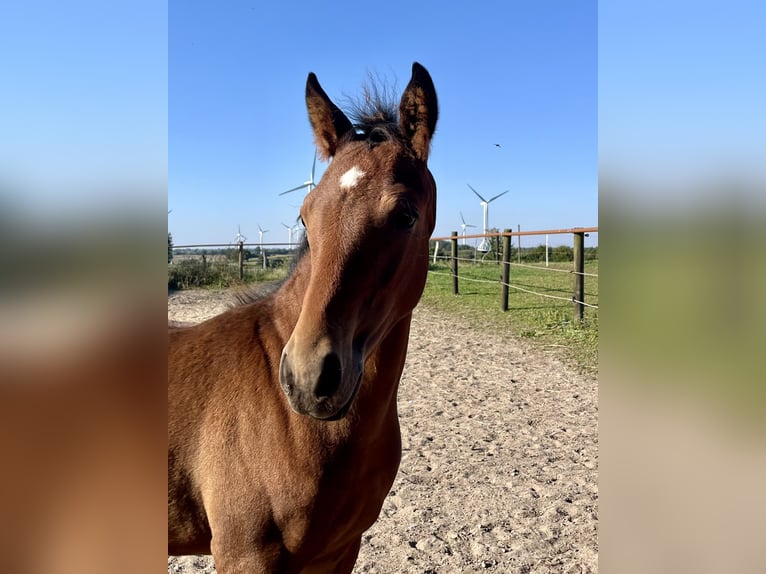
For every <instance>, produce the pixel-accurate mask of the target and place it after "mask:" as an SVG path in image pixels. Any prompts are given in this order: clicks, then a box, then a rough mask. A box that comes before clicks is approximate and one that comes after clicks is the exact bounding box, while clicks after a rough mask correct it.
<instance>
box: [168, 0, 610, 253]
mask: <svg viewBox="0 0 766 574" xmlns="http://www.w3.org/2000/svg"><path fill="white" fill-rule="evenodd" d="M168 23H169V24H168V70H169V72H168V209H170V210H172V212H171V213H170V214H169V215H168V229H169V230H170V231H171V232H172V233H173V237H174V241H175V243H176V244H178V245H181V244H188V243H219V242H228V241H233V239H234V236H235V235H236V233H237V226H238V225H239V226H241V229H242V233H243V234H244V235H246V236H247V237H248V240H249V241H254V242H257V240H258V225H261V226H262V227H263V228H264V229H269V230H270V232H269V233H267V234H266V235H265V238H264V241H267V242H268V241H286V240H287V230H286V229H285V228H284V227H282V223H286V224H292V223H294V222H295V220H296V217H297V214H298V206H299V204H300V202H301V201H302V197H303V193H302V192H295V193H292V194H289V195H286V196H281V197H280V196H279V195H278V194H279V192H281V191H284V190H286V189H289V188H291V187H294V186H296V185H299V184H300V183H302V182H304V181H305V180H306V179H308V176H309V173H310V170H311V163H312V159H313V154H314V148H313V138H312V135H311V131H310V127H309V123H308V119H307V116H306V109H305V103H304V87H305V81H306V75H307V74H308V72H310V71H313V72H315V73H316V74H317V76H318V78H319V81H320V83H321V84H322V86H323V87H324V89H325V90H326V91H327V93H328V94H329V96H330V97H331V98H332V99H333V100H334V101H335V102H336V103H337V104H339V105H340V106H341V107H343V100H344V97H345V96H348V95H356V94H358V93H359V91H360V86H361V85H362V83H363V82H364V81H365V80H366V79H367V77H368V75H369V74H373V75H376V76H379V77H382V78H385V79H386V80H387V81H388V82H389V83H395V85H396V87H397V96H398V93H399V92H400V91H401V90H402V89H403V88H404V86H405V85H406V83H407V82H408V80H409V75H410V69H411V65H412V62H413V61H419V62H420V63H422V64H423V65H424V66H425V67H426V68H427V69H428V70H429V72H430V73H431V76H432V77H433V79H434V83H435V85H436V89H437V93H438V96H439V104H440V119H439V124H438V126H437V133H436V136H435V138H434V141H433V148H432V155H431V159H430V162H429V163H430V167H431V171H432V172H433V173H434V176H435V178H436V181H437V185H438V202H437V204H438V209H437V223H436V231H435V233H436V234H438V235H448V234H449V232H450V231H452V230H459V229H460V213H461V212H462V213H463V215H464V217H465V219H466V221H467V222H468V223H471V224H474V225H476V226H478V228H479V229H480V227H481V223H482V211H481V206H480V205H479V200H478V198H476V197H475V196H474V195H473V193H472V192H471V191H470V190H469V188H468V187H467V185H466V184H468V183H470V184H471V185H472V186H473V187H474V188H476V189H477V190H478V191H479V192H480V193H481V194H482V195H484V197H487V198H489V197H491V196H494V195H496V194H498V193H501V192H503V191H505V190H510V192H509V193H508V194H506V195H504V196H503V197H501V198H499V199H498V200H497V201H495V202H493V203H492V204H491V205H490V210H489V224H490V226H493V227H499V228H505V227H513V228H514V229H515V228H516V226H517V225H518V224H520V225H521V227H522V229H526V230H532V229H551V228H569V227H574V226H594V225H597V224H598V191H597V52H596V50H597V9H596V3H595V2H524V3H521V2H500V1H498V2H494V1H492V2H476V3H473V4H472V5H471V6H470V7H469V6H468V5H467V4H465V3H442V2H439V3H437V2H410V1H405V2H400V1H399V0H396V1H391V2H386V3H385V5H384V6H382V5H381V4H379V3H369V4H368V3H358V2H354V3H351V2H334V3H332V4H331V5H322V6H319V5H316V4H312V3H307V2H280V3H276V2H275V3H264V2H255V1H250V2H238V1H235V2H217V3H216V2H206V1H205V2H203V1H194V2H183V3H181V2H171V3H170V5H169V12H168ZM495 144H500V147H497V146H496V145H495ZM324 168H325V164H322V163H320V162H318V163H317V179H318V178H319V176H321V173H322V172H323V170H324ZM560 240H561V241H562V242H564V243H567V244H569V243H570V242H571V237H569V236H561V238H560ZM526 241H529V242H530V243H531V244H538V243H540V242H542V241H544V238H534V239H528V240H527V239H525V240H524V242H526ZM596 241H597V235H594V236H593V237H592V238H591V239H590V242H591V243H594V242H596ZM552 242H556V240H555V239H553V238H552Z"/></svg>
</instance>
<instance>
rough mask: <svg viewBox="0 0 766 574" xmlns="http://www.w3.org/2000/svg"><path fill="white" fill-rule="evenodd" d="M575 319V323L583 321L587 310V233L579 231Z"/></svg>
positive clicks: (575, 235) (577, 233)
mask: <svg viewBox="0 0 766 574" xmlns="http://www.w3.org/2000/svg"><path fill="white" fill-rule="evenodd" d="M573 254H574V272H575V276H574V295H573V297H572V299H573V301H574V318H575V321H582V316H583V310H584V309H585V305H583V302H585V275H583V273H584V272H585V233H583V232H580V231H577V232H575V233H574V253H573Z"/></svg>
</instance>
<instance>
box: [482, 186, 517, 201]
mask: <svg viewBox="0 0 766 574" xmlns="http://www.w3.org/2000/svg"><path fill="white" fill-rule="evenodd" d="M509 191H511V190H510V189H506V190H505V191H504V192H503V193H498V194H497V195H496V196H495V197H493V198H492V199H490V200H489V201H488V202H487V203H489V202H491V201H495V200H496V199H497V198H498V197H500V196H501V195H505V194H506V193H508V192H509Z"/></svg>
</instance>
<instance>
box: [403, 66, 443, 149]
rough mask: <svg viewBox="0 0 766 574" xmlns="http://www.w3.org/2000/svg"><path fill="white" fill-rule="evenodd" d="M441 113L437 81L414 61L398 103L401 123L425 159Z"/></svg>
mask: <svg viewBox="0 0 766 574" xmlns="http://www.w3.org/2000/svg"><path fill="white" fill-rule="evenodd" d="M438 116H439V109H438V105H437V103H436V90H435V89H434V83H433V81H432V80H431V76H430V75H429V74H428V71H427V70H426V69H425V68H424V67H423V66H421V65H420V64H418V63H417V62H415V63H414V64H412V78H411V79H410V83H409V84H407V88H406V89H405V90H404V93H403V94H402V101H401V102H400V103H399V127H400V129H401V131H402V133H403V134H404V136H405V137H406V138H407V139H408V140H409V142H410V145H411V146H412V149H413V150H414V151H415V155H417V157H418V158H420V159H422V160H423V161H426V160H427V159H428V151H429V149H430V146H431V138H432V137H433V135H434V130H435V129H436V119H437V117H438Z"/></svg>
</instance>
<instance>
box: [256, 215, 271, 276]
mask: <svg viewBox="0 0 766 574" xmlns="http://www.w3.org/2000/svg"><path fill="white" fill-rule="evenodd" d="M268 231H269V230H268V229H263V228H262V227H261V224H260V223H259V224H258V247H259V248H260V250H261V258H262V259H263V268H264V269H266V253H264V251H263V234H264V233H266V232H268Z"/></svg>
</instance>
